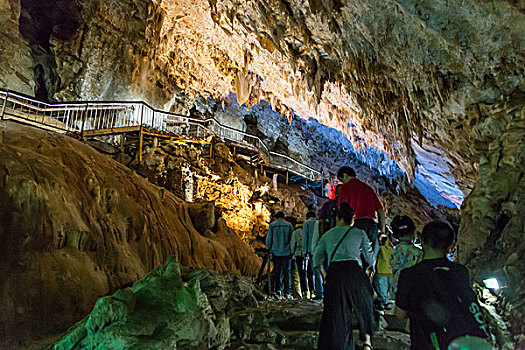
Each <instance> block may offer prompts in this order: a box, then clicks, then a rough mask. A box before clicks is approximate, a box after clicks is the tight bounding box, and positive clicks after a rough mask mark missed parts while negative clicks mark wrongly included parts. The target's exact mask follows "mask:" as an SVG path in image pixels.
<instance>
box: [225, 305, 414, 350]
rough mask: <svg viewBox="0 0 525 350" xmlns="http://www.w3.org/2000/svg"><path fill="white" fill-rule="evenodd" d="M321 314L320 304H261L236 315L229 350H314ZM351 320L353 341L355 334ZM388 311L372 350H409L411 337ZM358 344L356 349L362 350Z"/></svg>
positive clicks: (321, 307) (232, 323)
mask: <svg viewBox="0 0 525 350" xmlns="http://www.w3.org/2000/svg"><path fill="white" fill-rule="evenodd" d="M322 312H323V304H322V302H321V301H314V300H307V299H298V300H297V299H296V300H278V301H263V302H261V303H260V304H259V307H257V308H248V309H244V310H242V311H239V312H237V313H236V314H235V315H234V316H233V318H232V319H231V326H232V329H235V330H236V331H237V332H235V333H234V335H233V336H232V343H231V346H230V349H254V350H255V349H257V350H259V349H261V350H262V349H316V348H317V337H318V329H319V322H320V319H321V315H322ZM356 328H357V327H356V323H355V320H354V339H358V338H359V335H358V331H357V329H356ZM401 329H402V327H401V326H400V324H399V323H398V322H397V320H396V319H395V318H394V316H393V311H392V310H389V311H386V312H385V313H384V315H381V316H380V319H379V330H378V331H377V332H376V334H374V337H373V338H372V342H373V345H374V348H375V349H378V350H383V349H384V350H387V349H408V348H410V336H409V334H407V333H406V332H404V331H401ZM360 345H361V343H360V342H359V341H357V347H356V348H357V349H360V348H361V346H360Z"/></svg>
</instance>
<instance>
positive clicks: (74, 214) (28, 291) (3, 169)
mask: <svg viewBox="0 0 525 350" xmlns="http://www.w3.org/2000/svg"><path fill="white" fill-rule="evenodd" d="M0 143H1V147H0V178H1V179H2V181H1V184H0V210H1V212H2V213H3V214H2V216H1V224H0V237H1V239H0V248H1V250H2V252H3V253H2V254H1V256H0V272H1V273H0V292H1V293H2V295H5V296H6V297H5V298H4V299H3V301H2V302H1V303H0V324H2V327H0V347H4V346H5V345H4V344H5V342H9V343H13V342H16V341H19V340H28V339H36V338H38V337H42V336H47V335H51V334H56V332H57V331H60V330H63V329H65V328H66V327H68V326H70V325H71V324H72V323H73V322H74V321H77V320H78V319H79V318H80V317H82V316H83V315H85V314H86V313H87V312H88V311H89V310H90V309H91V308H92V307H93V305H94V302H95V300H96V299H97V298H98V297H100V296H101V295H106V294H107V293H108V292H110V291H114V290H116V289H118V288H120V287H121V286H123V285H125V284H128V283H130V282H132V281H136V280H138V279H139V278H140V277H141V276H143V275H144V274H145V273H146V272H147V271H150V270H152V269H153V268H155V267H156V266H158V265H160V264H163V263H164V262H165V261H166V259H167V257H168V256H169V255H175V256H176V257H177V259H178V260H179V261H180V263H181V264H182V265H183V266H194V267H208V268H211V269H216V270H220V271H226V270H229V271H233V272H236V273H241V274H244V275H246V276H251V275H253V274H255V273H256V272H257V271H258V268H259V265H260V260H259V258H257V256H256V255H255V254H254V253H253V249H251V248H250V247H248V246H247V245H245V244H244V243H243V242H242V241H241V240H240V238H239V237H238V236H237V235H236V234H235V233H234V232H233V231H232V230H231V229H229V228H228V226H227V225H225V224H221V223H218V224H217V225H216V230H215V231H214V235H213V237H205V236H203V235H201V234H200V233H199V232H198V231H197V230H196V229H195V227H194V226H193V222H192V219H191V216H190V214H189V208H188V205H187V203H185V202H183V201H182V200H180V199H179V198H177V196H175V195H173V194H171V193H170V192H169V191H166V190H164V189H161V188H159V187H157V186H155V185H153V184H151V183H150V182H149V181H148V180H147V179H145V178H142V177H140V176H139V175H137V174H136V173H135V172H133V171H131V170H130V169H128V168H126V167H124V166H122V165H121V164H119V163H117V162H115V161H114V160H112V159H111V158H110V157H108V156H105V155H102V154H100V153H98V152H97V151H95V150H94V149H92V148H91V147H89V146H88V145H86V144H83V143H80V142H78V141H76V140H74V139H72V138H70V137H68V136H63V135H58V134H54V133H50V132H45V131H42V130H38V129H35V128H32V127H27V126H23V125H20V124H14V123H13V122H2V125H1V127H0ZM219 221H221V220H219ZM209 225H210V224H209V223H208V224H207V226H206V228H207V227H209ZM134 292H135V291H134ZM117 296H118V295H114V296H113V297H111V298H110V299H108V300H107V303H108V304H107V306H103V305H101V306H100V307H102V308H106V307H109V308H112V309H114V310H115V317H113V316H111V317H110V319H108V320H105V319H102V320H96V321H95V320H93V325H94V326H96V327H99V326H102V325H103V324H105V323H106V322H109V321H111V319H112V318H115V319H118V318H121V317H124V316H125V315H126V312H127V311H126V310H129V307H130V305H131V304H130V303H131V300H128V299H126V298H128V297H129V296H126V295H120V296H118V297H119V298H120V297H123V298H124V299H118V300H125V302H123V301H118V300H117V299H116V298H117ZM104 303H106V302H104ZM98 307H99V306H97V308H98ZM96 327H95V328H96ZM14 344H16V343H14ZM15 347H16V346H15Z"/></svg>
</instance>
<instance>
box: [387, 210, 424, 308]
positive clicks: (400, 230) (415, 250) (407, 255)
mask: <svg viewBox="0 0 525 350" xmlns="http://www.w3.org/2000/svg"><path fill="white" fill-rule="evenodd" d="M390 226H391V227H392V231H393V233H394V238H396V240H397V241H398V244H397V245H396V247H395V248H394V250H393V251H392V255H391V257H390V265H391V266H392V292H391V295H392V298H393V299H395V295H396V291H397V281H398V280H399V275H400V274H401V271H402V270H403V269H406V268H408V267H411V266H414V265H415V264H417V263H418V262H419V261H421V259H422V258H423V251H422V250H421V249H420V248H419V247H417V246H415V245H414V243H413V242H414V231H415V230H416V226H415V225H414V221H412V219H411V218H410V217H408V216H406V215H403V216H399V215H397V216H396V217H395V218H394V219H393V220H392V223H391V224H390Z"/></svg>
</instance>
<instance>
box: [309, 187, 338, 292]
mask: <svg viewBox="0 0 525 350" xmlns="http://www.w3.org/2000/svg"><path fill="white" fill-rule="evenodd" d="M340 188H341V184H339V185H337V186H336V187H335V198H334V199H330V200H329V201H328V202H326V203H324V204H323V206H322V207H321V211H320V212H319V220H317V222H316V223H315V226H314V234H313V237H312V252H315V247H316V246H317V243H318V242H319V239H320V238H321V237H322V236H323V235H324V234H325V233H326V232H327V231H328V230H330V229H331V228H334V227H335V226H336V224H337V194H338V193H339V189H340ZM325 268H327V267H326V266H325ZM314 280H315V285H314V290H315V295H316V299H322V298H323V277H322V276H321V273H320V272H319V270H317V269H314Z"/></svg>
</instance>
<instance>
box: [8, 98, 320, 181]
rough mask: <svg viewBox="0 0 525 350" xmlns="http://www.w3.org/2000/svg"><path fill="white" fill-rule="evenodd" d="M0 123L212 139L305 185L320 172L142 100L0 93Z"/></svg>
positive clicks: (82, 132) (240, 135)
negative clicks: (45, 98)
mask: <svg viewBox="0 0 525 350" xmlns="http://www.w3.org/2000/svg"><path fill="white" fill-rule="evenodd" d="M0 106H1V114H0V116H1V119H2V120H5V119H11V120H14V121H18V122H22V123H25V124H30V125H33V126H36V127H38V128H41V129H46V130H50V131H55V132H58V133H66V134H70V135H74V136H77V137H79V138H81V139H83V138H86V137H90V136H98V135H112V134H121V133H129V132H139V133H140V135H141V140H142V135H143V134H146V135H152V136H165V137H180V136H188V137H192V138H197V139H206V138H208V137H209V136H211V135H213V136H215V137H217V138H219V139H221V140H222V141H224V142H226V143H228V144H230V145H234V146H237V147H243V148H246V149H250V150H252V151H254V152H256V153H257V156H256V157H257V159H258V161H260V162H262V164H261V165H264V164H267V165H268V166H271V167H274V168H278V169H282V170H286V171H289V172H291V173H292V174H297V175H299V176H300V177H302V178H305V179H307V180H310V181H318V180H320V179H321V173H320V172H319V171H317V170H315V169H313V168H311V167H309V166H308V165H305V164H303V163H301V162H298V161H296V160H295V159H293V158H290V157H289V156H287V155H285V154H281V153H277V152H273V151H271V150H270V149H269V148H268V146H267V145H266V144H265V143H264V142H263V141H262V140H261V139H260V138H259V137H257V136H255V135H251V134H248V133H245V132H243V131H241V130H237V129H234V128H231V127H228V126H225V125H222V124H221V123H219V122H218V121H217V120H215V119H213V118H209V119H195V118H190V117H187V116H183V115H178V114H174V113H168V112H164V111H160V110H157V109H154V108H152V107H151V106H149V105H148V104H146V103H145V102H65V103H46V102H43V101H39V100H37V99H35V98H32V97H29V96H25V95H23V94H20V93H17V92H13V91H6V90H2V89H0Z"/></svg>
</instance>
